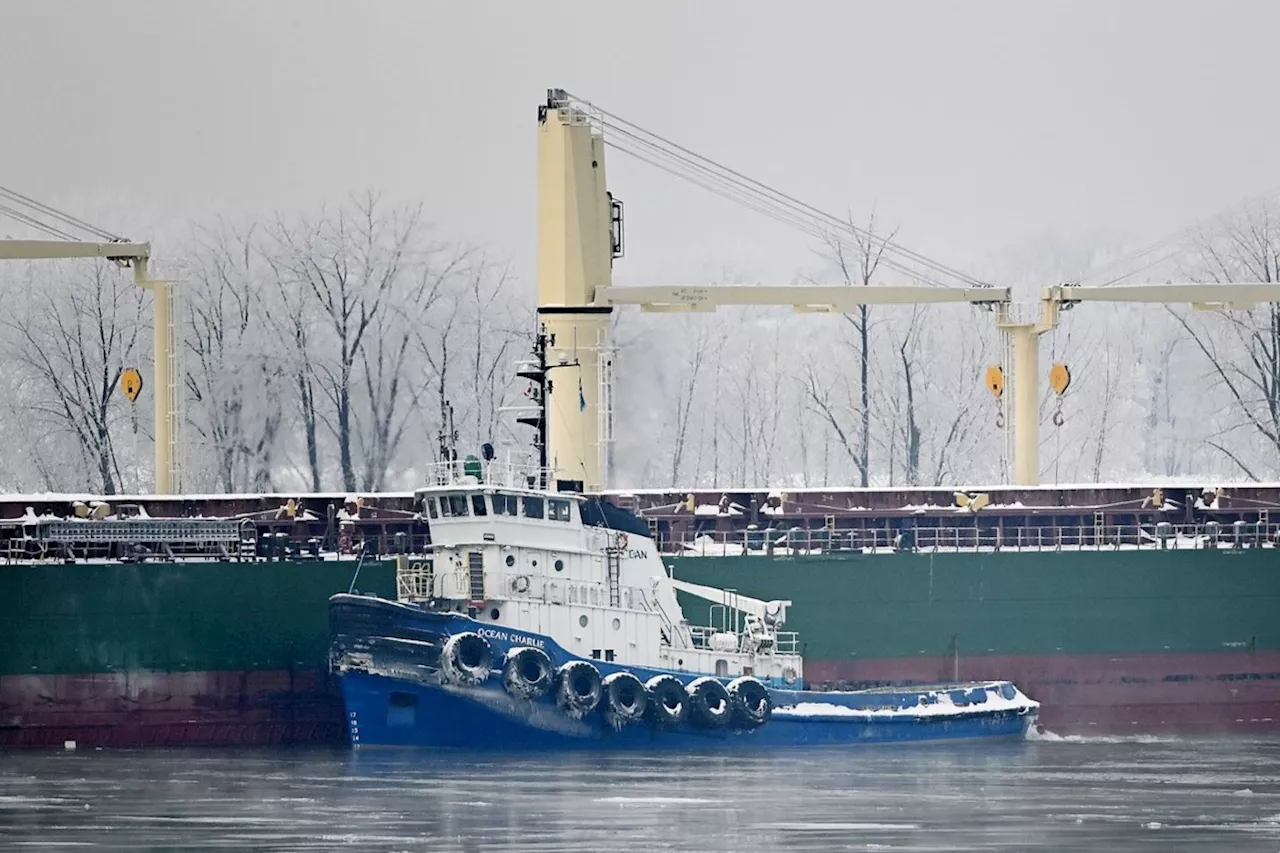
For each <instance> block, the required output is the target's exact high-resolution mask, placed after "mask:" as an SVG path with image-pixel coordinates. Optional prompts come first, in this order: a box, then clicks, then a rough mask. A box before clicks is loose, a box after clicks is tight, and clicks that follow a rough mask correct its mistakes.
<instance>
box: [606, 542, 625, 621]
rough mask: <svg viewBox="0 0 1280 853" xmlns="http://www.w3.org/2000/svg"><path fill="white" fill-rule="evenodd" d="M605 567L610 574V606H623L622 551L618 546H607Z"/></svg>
mask: <svg viewBox="0 0 1280 853" xmlns="http://www.w3.org/2000/svg"><path fill="white" fill-rule="evenodd" d="M604 561H605V567H606V569H607V571H608V575H609V606H610V607H621V606H622V585H621V578H622V552H621V551H620V550H619V549H618V548H606V549H605V555H604Z"/></svg>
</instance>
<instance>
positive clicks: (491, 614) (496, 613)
mask: <svg viewBox="0 0 1280 853" xmlns="http://www.w3.org/2000/svg"><path fill="white" fill-rule="evenodd" d="M501 615H502V613H501V611H499V610H498V608H496V607H495V608H493V609H492V610H490V611H489V618H490V619H492V620H493V621H494V622H497V621H498V617H500V616H501Z"/></svg>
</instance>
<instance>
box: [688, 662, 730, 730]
mask: <svg viewBox="0 0 1280 853" xmlns="http://www.w3.org/2000/svg"><path fill="white" fill-rule="evenodd" d="M685 692H687V693H688V694H689V719H690V720H691V721H692V722H693V724H694V725H696V726H699V727H701V728H704V729H718V728H722V727H723V726H726V725H728V723H729V720H730V719H732V718H733V705H732V704H731V703H730V701H729V691H728V690H726V689H725V687H724V685H723V684H721V683H720V682H719V681H717V680H716V679H714V678H712V677H711V676H709V675H707V676H703V677H702V678H697V679H694V680H693V681H692V682H691V683H690V684H689V686H688V687H687V688H685Z"/></svg>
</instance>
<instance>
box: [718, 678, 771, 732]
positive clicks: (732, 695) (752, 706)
mask: <svg viewBox="0 0 1280 853" xmlns="http://www.w3.org/2000/svg"><path fill="white" fill-rule="evenodd" d="M728 690H729V702H730V704H731V705H732V706H733V721H734V723H735V724H737V725H738V726H741V727H742V728H744V729H754V728H755V727H756V726H763V725H764V724H765V723H767V722H769V719H770V717H772V716H773V698H772V697H771V696H770V695H769V688H767V687H765V686H764V682H763V681H761V680H760V679H758V678H755V677H754V676H750V675H744V676H742V677H741V678H735V679H734V680H733V681H730V682H729V687H728Z"/></svg>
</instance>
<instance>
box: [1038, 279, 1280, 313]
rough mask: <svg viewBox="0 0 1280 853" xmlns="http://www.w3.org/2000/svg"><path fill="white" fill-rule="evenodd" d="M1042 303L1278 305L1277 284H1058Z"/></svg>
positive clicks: (1279, 287) (1213, 306) (1279, 290)
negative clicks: (1098, 285) (1094, 285)
mask: <svg viewBox="0 0 1280 853" xmlns="http://www.w3.org/2000/svg"><path fill="white" fill-rule="evenodd" d="M1043 298H1044V299H1045V301H1052V302H1057V303H1059V304H1060V305H1062V306H1063V307H1067V306H1070V305H1073V304H1075V303H1077V302H1149V303H1150V302H1154V303H1182V304H1188V305H1194V306H1197V307H1202V308H1209V309H1215V310H1216V309H1235V310H1239V309H1245V308H1251V307H1253V306H1254V305H1257V304H1259V303H1265V302H1280V284H1277V283H1274V282H1254V281H1251V282H1241V283H1224V284H1212V283H1201V284H1195V283H1178V284H1172V283H1171V284H1117V285H1111V286H1109V287H1080V286H1079V285H1073V284H1068V285H1058V286H1056V287H1047V288H1045V290H1044V297H1043Z"/></svg>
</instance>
